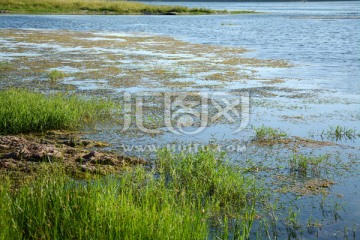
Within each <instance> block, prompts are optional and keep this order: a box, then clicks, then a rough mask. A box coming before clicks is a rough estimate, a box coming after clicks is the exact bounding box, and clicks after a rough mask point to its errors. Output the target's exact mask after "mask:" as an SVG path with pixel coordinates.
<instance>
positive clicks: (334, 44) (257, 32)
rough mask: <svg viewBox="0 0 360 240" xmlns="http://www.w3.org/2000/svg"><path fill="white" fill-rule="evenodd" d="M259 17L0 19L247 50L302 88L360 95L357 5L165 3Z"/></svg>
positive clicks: (1, 24)
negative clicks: (280, 65) (280, 63)
mask: <svg viewBox="0 0 360 240" xmlns="http://www.w3.org/2000/svg"><path fill="white" fill-rule="evenodd" d="M161 4H176V5H179V4H181V5H187V6H190V7H207V8H213V9H228V10H240V9H246V10H256V11H258V12H263V13H262V14H249V15H218V16H16V15H13V16H5V15H3V16H0V28H36V29H71V30H99V31H117V32H119V31H120V32H133V33H150V34H161V35H167V36H173V37H176V38H178V39H182V40H186V41H190V42H196V43H204V44H218V45H226V46H228V45H231V46H241V47H246V48H249V49H251V50H255V51H254V52H253V53H252V56H256V57H261V58H278V59H286V60H289V61H290V62H292V63H294V64H297V65H298V66H299V67H298V68H294V69H289V70H288V71H285V72H284V75H285V76H286V77H288V78H300V79H302V80H303V81H302V83H303V84H308V85H309V84H310V85H311V86H312V87H315V88H325V89H332V90H336V91H340V92H341V93H346V94H356V93H359V92H360V91H359V90H360V77H359V76H360V31H359V29H360V2H307V3H304V2H293V3H166V2H162V3H161Z"/></svg>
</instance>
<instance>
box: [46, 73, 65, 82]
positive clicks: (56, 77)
mask: <svg viewBox="0 0 360 240" xmlns="http://www.w3.org/2000/svg"><path fill="white" fill-rule="evenodd" d="M65 76H66V74H65V73H63V72H61V71H59V70H52V71H50V72H49V78H50V80H51V81H56V80H59V79H62V78H64V77H65Z"/></svg>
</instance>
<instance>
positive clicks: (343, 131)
mask: <svg viewBox="0 0 360 240" xmlns="http://www.w3.org/2000/svg"><path fill="white" fill-rule="evenodd" d="M320 136H321V137H322V138H324V137H325V138H328V139H331V140H335V141H340V140H353V139H356V138H358V137H360V134H359V133H357V132H356V130H355V129H353V128H348V127H342V126H339V125H338V126H331V127H330V129H328V130H327V131H324V130H323V131H322V133H321V134H320Z"/></svg>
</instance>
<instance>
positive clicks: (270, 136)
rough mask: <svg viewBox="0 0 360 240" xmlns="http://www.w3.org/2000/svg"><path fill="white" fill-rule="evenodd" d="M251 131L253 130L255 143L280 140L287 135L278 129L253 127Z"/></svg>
mask: <svg viewBox="0 0 360 240" xmlns="http://www.w3.org/2000/svg"><path fill="white" fill-rule="evenodd" d="M253 129H254V130H255V140H256V141H271V140H279V139H281V138H284V137H287V134H286V133H285V132H284V131H282V130H280V129H278V128H272V127H266V126H260V127H253Z"/></svg>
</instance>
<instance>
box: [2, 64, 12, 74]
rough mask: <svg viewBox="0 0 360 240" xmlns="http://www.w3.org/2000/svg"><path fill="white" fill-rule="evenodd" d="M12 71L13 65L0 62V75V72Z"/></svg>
mask: <svg viewBox="0 0 360 240" xmlns="http://www.w3.org/2000/svg"><path fill="white" fill-rule="evenodd" d="M12 69H14V67H13V65H12V64H11V63H9V62H0V74H1V72H5V71H9V70H12Z"/></svg>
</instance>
